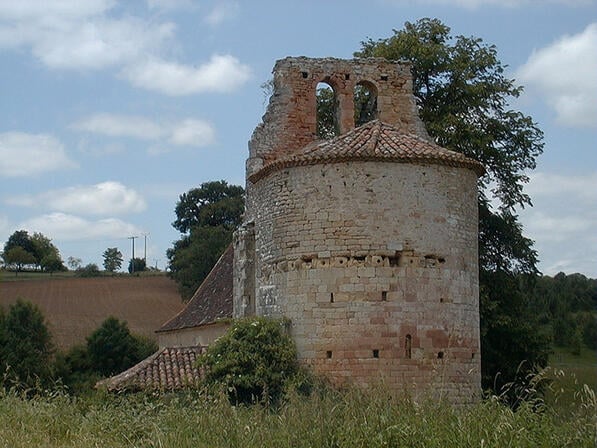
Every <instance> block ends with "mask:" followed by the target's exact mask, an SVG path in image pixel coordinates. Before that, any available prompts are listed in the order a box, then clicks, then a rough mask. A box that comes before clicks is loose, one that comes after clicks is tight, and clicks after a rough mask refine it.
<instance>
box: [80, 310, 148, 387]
mask: <svg viewBox="0 0 597 448" xmlns="http://www.w3.org/2000/svg"><path fill="white" fill-rule="evenodd" d="M155 349H156V348H155V346H154V345H152V344H147V343H146V342H145V341H143V340H142V339H140V338H138V337H136V336H134V335H132V334H131V332H130V331H129V328H128V325H127V323H126V322H124V321H120V320H118V319H116V318H115V317H108V318H107V319H106V320H105V321H104V322H102V324H101V326H100V327H99V328H98V329H97V330H95V331H94V332H93V333H92V334H91V335H90V336H89V337H88V338H87V356H88V357H89V366H90V368H91V370H93V371H95V372H98V373H100V374H101V375H103V376H109V375H114V374H116V373H120V372H122V371H124V370H126V369H128V368H129V367H131V366H133V365H135V364H136V363H138V362H139V361H141V360H142V359H144V358H146V357H147V356H149V355H150V354H151V353H152V352H153V351H155Z"/></svg>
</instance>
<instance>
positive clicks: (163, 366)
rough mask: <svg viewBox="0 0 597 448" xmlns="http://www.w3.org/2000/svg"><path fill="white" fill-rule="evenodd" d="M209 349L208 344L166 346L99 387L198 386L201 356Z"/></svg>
mask: <svg viewBox="0 0 597 448" xmlns="http://www.w3.org/2000/svg"><path fill="white" fill-rule="evenodd" d="M206 350H207V347H204V346H194V347H165V348H163V349H161V350H159V351H158V352H156V353H154V354H153V355H151V356H150V357H149V358H145V359H144V360H143V361H141V362H140V363H138V364H136V365H134V366H133V367H131V368H130V369H128V370H125V371H124V372H122V373H120V374H118V375H115V376H113V377H110V378H107V379H105V380H102V381H100V382H98V383H97V384H96V388H106V389H107V390H109V391H111V392H115V391H123V390H177V389H182V388H184V387H188V386H194V385H197V384H198V383H199V381H200V380H201V378H202V372H201V370H200V369H199V368H198V367H196V364H197V358H198V357H199V356H200V355H201V354H203V353H205V351H206Z"/></svg>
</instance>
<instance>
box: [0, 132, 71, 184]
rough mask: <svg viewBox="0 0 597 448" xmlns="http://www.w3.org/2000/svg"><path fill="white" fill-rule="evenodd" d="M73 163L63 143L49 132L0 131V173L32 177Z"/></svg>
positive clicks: (5, 175) (10, 175)
mask: <svg viewBox="0 0 597 448" xmlns="http://www.w3.org/2000/svg"><path fill="white" fill-rule="evenodd" d="M75 166H76V164H75V163H74V162H73V161H72V160H70V159H69V157H68V156H67V154H66V152H65V150H64V146H63V145H62V143H60V141H58V140H57V139H56V138H55V137H52V136H51V135H47V134H26V133H22V132H5V133H2V134H0V176H4V177H24V176H35V175H39V174H42V173H44V172H47V171H54V170H61V169H67V168H73V167H75Z"/></svg>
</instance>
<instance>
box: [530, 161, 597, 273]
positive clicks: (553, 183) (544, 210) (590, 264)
mask: <svg viewBox="0 0 597 448" xmlns="http://www.w3.org/2000/svg"><path fill="white" fill-rule="evenodd" d="M525 190H526V191H527V192H528V193H529V194H530V196H531V198H532V199H533V203H534V204H535V206H534V207H533V208H529V209H525V210H522V211H521V212H520V217H521V222H522V223H523V224H524V233H525V234H526V235H528V236H529V237H530V238H531V239H532V240H534V241H535V248H536V249H537V251H538V253H539V258H540V259H541V260H551V261H550V263H549V265H545V264H541V265H540V268H541V270H542V271H544V272H545V273H546V274H549V275H553V274H556V273H557V272H559V271H565V272H567V273H573V272H582V273H584V274H586V275H590V276H597V260H596V258H597V209H595V204H596V203H597V172H594V173H590V174H586V175H575V176H564V175H562V174H555V173H534V174H532V175H531V176H530V182H529V184H528V186H527V187H525Z"/></svg>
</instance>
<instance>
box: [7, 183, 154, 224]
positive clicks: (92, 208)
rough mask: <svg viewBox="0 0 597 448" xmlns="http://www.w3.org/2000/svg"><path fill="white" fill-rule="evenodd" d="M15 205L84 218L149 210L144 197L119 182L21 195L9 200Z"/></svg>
mask: <svg viewBox="0 0 597 448" xmlns="http://www.w3.org/2000/svg"><path fill="white" fill-rule="evenodd" d="M7 202H8V203H10V204H12V205H21V206H26V207H36V208H46V209H50V210H56V211H59V212H66V213H76V214H83V215H104V216H107V215H122V214H127V213H138V212H141V211H143V210H145V209H146V207H147V204H146V203H145V200H144V199H143V197H142V196H141V195H140V194H139V193H137V192H136V191H135V190H133V189H131V188H127V187H126V186H124V185H122V184H121V183H120V182H110V181H109V182H102V183H99V184H95V185H89V186H76V187H70V188H65V189H61V190H53V191H47V192H44V193H43V194H40V195H36V196H32V195H27V196H18V197H14V198H12V199H9V200H8V201H7Z"/></svg>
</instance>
